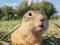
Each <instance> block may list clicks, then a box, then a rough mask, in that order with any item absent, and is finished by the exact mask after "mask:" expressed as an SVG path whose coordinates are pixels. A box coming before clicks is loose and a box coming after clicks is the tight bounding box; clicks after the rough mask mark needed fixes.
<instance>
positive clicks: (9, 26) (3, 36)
mask: <svg viewBox="0 0 60 45" xmlns="http://www.w3.org/2000/svg"><path fill="white" fill-rule="evenodd" d="M59 22H60V21H53V20H50V21H49V28H48V30H47V32H46V33H44V35H43V45H56V44H58V45H59V44H60V43H59V42H60V38H59V34H60V23H59ZM19 23H20V21H19V20H17V21H16V20H15V21H0V40H1V41H0V43H3V41H9V40H10V34H11V33H10V32H12V31H13V28H14V27H15V26H16V25H17V24H19ZM2 24H3V25H2ZM57 36H58V37H57ZM2 40H3V41H2ZM4 43H7V42H4ZM7 44H8V43H7Z"/></svg>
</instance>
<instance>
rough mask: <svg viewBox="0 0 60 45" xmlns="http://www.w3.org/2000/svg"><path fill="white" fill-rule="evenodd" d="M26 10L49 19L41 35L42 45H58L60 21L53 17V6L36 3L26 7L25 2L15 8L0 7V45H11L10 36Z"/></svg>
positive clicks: (59, 44)
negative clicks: (41, 13)
mask: <svg viewBox="0 0 60 45" xmlns="http://www.w3.org/2000/svg"><path fill="white" fill-rule="evenodd" d="M28 10H39V11H42V12H43V13H44V14H45V16H46V17H47V18H48V19H51V20H49V28H48V30H47V32H46V33H44V35H43V45H60V21H59V20H58V19H59V18H60V16H57V15H54V13H56V8H55V7H54V5H53V4H52V3H50V2H47V1H42V2H38V1H37V2H36V3H33V2H32V3H31V5H30V6H28V4H27V2H26V0H24V1H23V2H22V3H21V4H20V5H19V6H17V7H16V8H13V7H10V6H7V5H4V6H3V7H0V45H9V44H10V45H11V42H9V41H10V34H11V33H12V32H13V29H14V27H15V26H16V25H17V24H19V23H20V22H21V18H22V16H23V15H24V13H25V12H27V11H28ZM54 19H55V20H54Z"/></svg>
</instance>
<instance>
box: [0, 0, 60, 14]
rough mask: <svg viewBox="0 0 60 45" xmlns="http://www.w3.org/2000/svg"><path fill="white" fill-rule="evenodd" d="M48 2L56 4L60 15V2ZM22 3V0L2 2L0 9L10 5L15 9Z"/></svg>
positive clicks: (0, 0) (56, 0)
mask: <svg viewBox="0 0 60 45" xmlns="http://www.w3.org/2000/svg"><path fill="white" fill-rule="evenodd" d="M34 1H36V0H34ZM39 1H42V0H39ZM46 1H49V2H51V3H52V4H54V6H55V7H56V10H57V12H58V14H60V0H46ZM21 2H22V0H0V7H2V6H3V5H9V6H12V7H15V6H18V5H19V4H20V3H21Z"/></svg>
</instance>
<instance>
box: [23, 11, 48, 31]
mask: <svg viewBox="0 0 60 45" xmlns="http://www.w3.org/2000/svg"><path fill="white" fill-rule="evenodd" d="M23 23H24V24H25V26H27V25H28V26H27V27H29V28H31V27H32V28H34V29H35V30H33V31H41V30H46V29H47V27H48V21H47V20H46V19H45V16H44V15H43V14H42V13H41V12H39V11H28V12H26V13H25V14H24V16H23V18H22V24H23Z"/></svg>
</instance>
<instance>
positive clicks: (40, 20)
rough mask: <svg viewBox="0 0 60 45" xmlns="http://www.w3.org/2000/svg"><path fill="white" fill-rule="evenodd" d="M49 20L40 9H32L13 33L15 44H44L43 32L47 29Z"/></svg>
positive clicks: (12, 37) (12, 40)
mask: <svg viewBox="0 0 60 45" xmlns="http://www.w3.org/2000/svg"><path fill="white" fill-rule="evenodd" d="M47 24H48V22H47V21H46V19H45V16H44V15H43V14H42V13H41V12H39V11H33V10H30V11H28V12H26V13H25V14H24V16H23V18H22V22H21V25H20V27H19V28H17V29H16V30H15V31H14V32H13V33H12V34H11V42H12V44H13V45H42V34H43V32H45V31H46V30H47V27H48V26H47Z"/></svg>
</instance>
